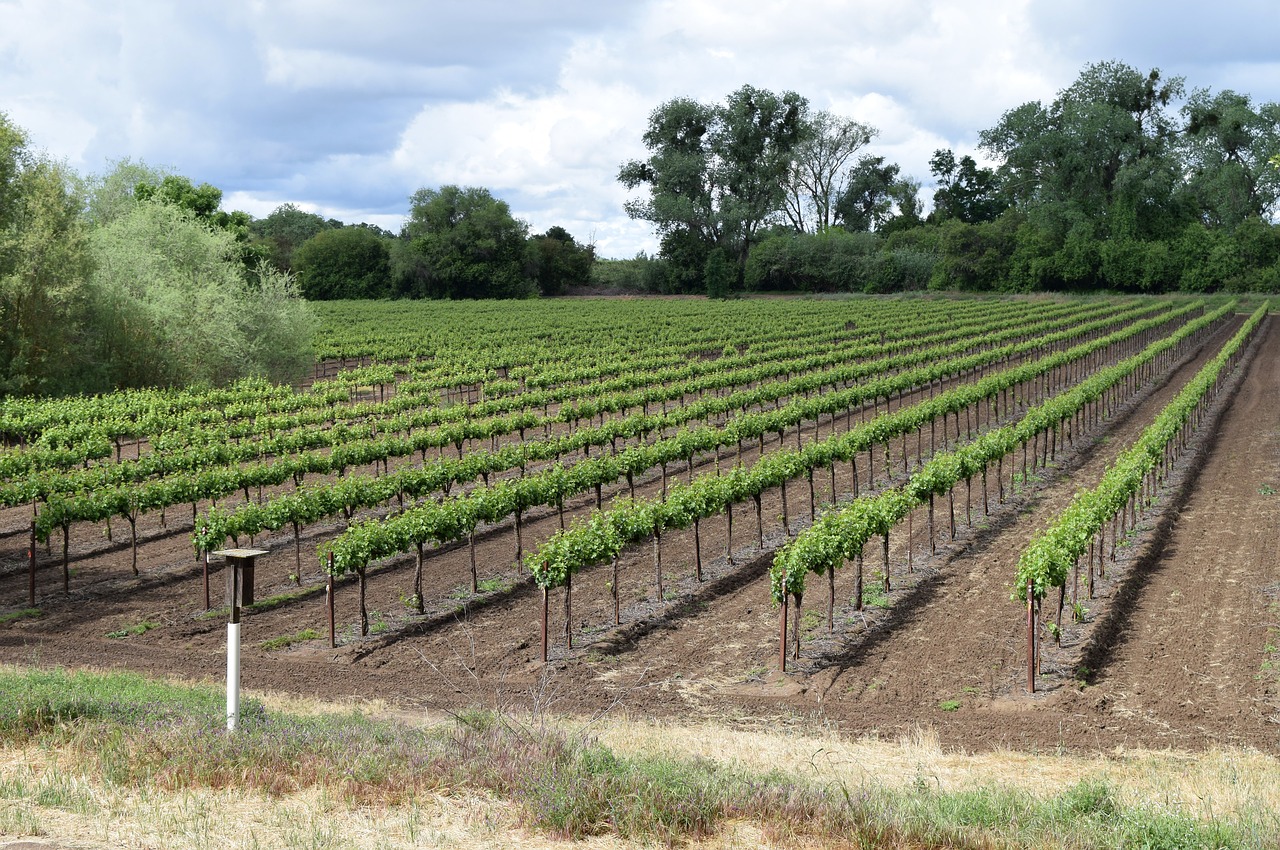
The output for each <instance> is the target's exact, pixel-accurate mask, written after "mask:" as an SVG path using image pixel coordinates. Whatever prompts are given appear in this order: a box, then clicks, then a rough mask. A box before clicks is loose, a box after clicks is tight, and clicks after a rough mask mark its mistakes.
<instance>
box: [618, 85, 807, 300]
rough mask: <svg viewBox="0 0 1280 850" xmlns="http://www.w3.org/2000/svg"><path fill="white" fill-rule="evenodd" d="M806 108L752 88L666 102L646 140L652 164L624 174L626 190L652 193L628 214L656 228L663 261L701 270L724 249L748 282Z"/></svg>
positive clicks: (782, 193)
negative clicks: (716, 98)
mask: <svg viewBox="0 0 1280 850" xmlns="http://www.w3.org/2000/svg"><path fill="white" fill-rule="evenodd" d="M807 107H808V104H807V102H806V101H805V100H804V98H802V97H800V96H799V95H797V94H796V93H794V92H784V93H783V94H781V95H776V94H774V93H773V92H770V91H768V90H761V89H756V88H754V87H752V86H743V87H742V88H740V89H738V90H737V91H735V92H733V93H731V94H730V95H729V96H728V97H727V98H726V99H725V102H724V103H723V104H703V103H698V102H697V101H694V100H691V99H689V98H677V99H675V100H671V101H668V102H666V103H664V104H662V105H660V106H659V107H658V108H657V109H655V110H654V111H653V113H652V114H651V115H650V116H649V126H648V129H647V130H646V132H645V133H644V136H643V141H644V144H645V147H647V148H648V149H649V151H650V155H649V157H648V158H647V159H645V160H631V161H629V162H625V163H623V164H622V167H621V169H620V170H619V173H618V179H619V180H620V181H621V182H622V184H623V185H624V186H626V187H627V188H628V189H638V188H643V189H645V190H646V191H647V193H648V194H647V197H642V198H634V199H632V200H629V201H628V202H627V203H626V211H627V214H628V215H630V216H631V217H632V218H637V219H643V220H645V221H650V222H653V224H654V225H655V227H656V228H657V230H658V234H659V236H660V237H661V239H662V247H663V256H664V257H666V258H668V259H670V260H672V261H673V262H674V263H675V264H677V266H679V267H683V268H686V269H694V270H698V271H699V272H700V271H701V270H702V269H704V267H705V265H706V261H707V258H708V256H710V252H711V251H712V250H714V249H716V248H719V249H721V250H723V251H725V252H726V253H727V254H728V256H730V257H732V258H733V259H734V262H735V264H736V265H737V267H738V270H739V271H738V274H739V276H741V274H742V270H743V269H744V268H745V265H746V260H747V254H748V252H749V250H750V247H751V244H752V242H753V241H754V239H755V236H756V232H757V231H758V230H759V229H760V227H761V226H762V225H763V224H764V223H765V222H766V221H768V220H769V219H770V218H771V217H772V216H773V215H774V214H775V213H776V212H777V211H778V210H779V209H780V208H781V207H782V206H783V203H784V199H785V197H786V185H787V180H788V176H789V174H790V173H791V164H792V159H793V153H794V151H795V150H796V148H797V146H798V145H800V143H801V141H802V139H803V138H804V136H805V112H806V110H807ZM698 277H701V275H700V274H699V275H698ZM690 283H693V282H690ZM685 288H687V289H697V288H700V287H699V286H698V285H697V284H696V283H693V285H690V286H686V287H685Z"/></svg>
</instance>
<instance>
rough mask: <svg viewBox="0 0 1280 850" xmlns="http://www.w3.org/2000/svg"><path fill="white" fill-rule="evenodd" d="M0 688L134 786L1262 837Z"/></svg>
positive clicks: (20, 711)
mask: <svg viewBox="0 0 1280 850" xmlns="http://www.w3.org/2000/svg"><path fill="white" fill-rule="evenodd" d="M0 692H2V693H4V694H5V695H6V698H5V700H3V701H0V742H3V743H4V744H6V745H9V746H29V745H32V744H36V745H39V746H41V747H56V748H58V752H57V754H56V759H57V760H58V764H59V765H61V766H62V769H64V770H81V771H84V772H86V773H89V774H91V775H93V776H95V777H97V778H98V779H100V780H101V781H103V782H105V783H107V784H109V785H114V786H124V787H131V788H139V789H143V790H146V791H147V792H148V793H153V792H155V791H166V792H174V791H177V792H181V791H182V790H183V789H188V788H197V787H206V788H230V787H234V788H236V789H237V791H238V792H239V793H245V794H248V793H265V794H272V795H277V794H289V793H291V792H293V791H297V790H301V789H306V788H321V789H324V790H326V791H327V792H330V793H334V794H336V795H337V796H340V797H341V798H342V799H345V800H347V801H349V802H353V803H356V804H369V805H376V806H379V807H384V806H389V805H397V804H401V803H406V802H410V801H414V800H417V799H423V798H427V797H430V796H434V795H436V794H440V793H446V794H455V793H475V792H479V793H483V794H486V795H492V796H493V797H495V798H497V799H502V800H507V801H509V802H510V803H511V805H512V806H513V807H514V808H515V810H516V811H517V812H518V819H519V821H520V823H521V825H523V826H524V827H526V828H529V829H533V830H537V831H540V832H542V833H545V834H548V835H552V836H557V837H563V838H574V839H579V838H586V837H589V836H593V835H606V834H613V835H617V836H619V837H621V838H623V839H627V840H639V841H644V842H650V843H652V842H657V843H662V844H667V845H669V846H670V845H678V844H680V843H681V842H683V841H685V840H688V839H694V838H699V837H704V836H709V835H712V834H714V833H715V832H716V831H717V830H718V829H719V828H720V827H722V826H723V825H725V824H726V823H729V822H734V821H744V820H745V821H749V822H751V823H753V824H756V825H758V826H759V827H760V828H761V830H762V831H763V833H764V836H763V837H764V839H765V841H767V842H768V843H770V844H771V845H777V846H790V845H794V844H797V843H801V842H802V841H806V840H809V839H815V840H817V841H818V842H820V843H823V844H831V845H832V846H842V847H844V846H852V847H881V846H884V847H904V848H916V847H921V848H923V847H937V848H942V847H958V848H959V847H963V848H978V847H1010V848H1024V847H1025V848H1032V847H1035V848H1041V847H1068V846H1069V847H1081V848H1083V847H1161V848H1200V847H1214V848H1263V847H1269V846H1273V845H1272V844H1271V843H1270V842H1271V840H1272V839H1271V836H1272V835H1273V832H1272V831H1271V828H1272V827H1274V826H1275V816H1274V813H1266V812H1251V813H1250V812H1245V813H1240V814H1234V813H1233V814H1230V815H1211V814H1207V813H1202V816H1201V817H1193V816H1190V815H1184V814H1180V813H1170V811H1169V810H1168V809H1165V808H1159V807H1157V805H1156V804H1155V803H1154V802H1153V803H1151V804H1149V805H1148V804H1144V806H1142V807H1136V806H1132V805H1124V804H1122V803H1121V802H1119V801H1118V796H1117V792H1116V790H1115V789H1114V788H1113V786H1111V785H1110V784H1108V783H1106V782H1105V781H1102V780H1090V781H1085V782H1081V783H1079V784H1076V785H1071V786H1066V787H1063V788H1061V789H1060V790H1058V791H1057V792H1056V793H1051V794H1049V795H1048V796H1044V797H1041V796H1036V795H1032V794H1030V793H1027V792H1024V791H1020V790H1015V789H1009V788H1004V787H997V786H981V787H976V788H973V789H969V790H963V791H942V790H938V789H935V788H934V787H933V786H932V785H931V784H930V783H929V782H927V781H923V780H922V781H920V782H917V783H916V784H915V785H913V786H911V787H909V788H905V789H902V790H892V789H887V788H883V787H879V786H876V785H874V784H869V783H868V784H860V785H858V786H854V787H850V786H846V785H845V784H844V783H842V782H827V783H817V782H814V781H811V780H809V779H805V778H803V777H800V776H795V775H790V774H785V773H782V772H778V771H774V772H769V773H763V774H762V773H759V772H751V771H747V770H744V769H740V768H737V767H732V766H728V765H726V764H721V763H717V762H713V761H709V760H705V759H697V758H686V757H679V756H662V757H650V756H643V757H636V756H630V757H629V756H622V755H619V754H617V753H615V752H614V751H613V750H611V749H609V748H608V747H605V746H603V745H601V744H600V743H599V742H598V741H597V740H595V739H594V738H592V737H591V736H590V735H589V734H587V733H582V732H571V731H568V730H567V729H566V728H562V727H560V726H557V725H555V724H553V723H551V722H549V721H546V720H545V719H544V720H534V721H531V722H521V721H519V720H516V719H513V718H510V717H507V716H504V715H500V714H494V713H491V712H485V711H478V710H469V711H462V712H460V713H459V714H458V715H457V716H456V719H455V720H454V721H451V722H449V723H445V724H441V725H438V726H434V727H430V728H420V727H410V726H406V725H404V724H400V723H396V722H394V721H390V720H378V719H372V718H369V717H366V716H363V715H361V714H358V713H355V712H351V713H346V714H324V715H319V716H299V715H294V714H289V713H283V712H274V711H267V710H266V709H265V708H264V707H263V706H262V704H261V703H259V702H257V701H255V700H252V699H250V700H246V701H245V702H244V703H243V704H242V715H241V725H240V729H239V730H238V731H237V732H235V733H228V732H227V731H226V729H225V716H224V712H225V702H224V695H223V693H222V691H221V690H220V689H216V688H202V687H185V686H178V685H172V684H166V683H159V682H153V681H149V680H146V679H144V678H142V677H141V676H137V675H135V674H132V673H111V674H90V673H75V672H66V671H52V672H46V671H10V670H0ZM67 775H70V774H67ZM46 786H47V787H44V788H38V787H36V786H35V785H33V784H32V783H31V782H27V781H26V780H22V781H20V782H15V781H11V782H10V783H9V784H8V785H6V786H5V787H4V788H2V789H0V796H6V797H9V798H20V799H21V800H26V801H33V800H37V799H44V800H46V801H47V802H48V803H49V804H50V805H52V806H58V807H65V808H68V809H72V810H83V809H84V808H86V807H91V805H92V801H91V800H88V799H87V798H86V797H85V796H84V795H83V793H82V792H81V791H80V790H79V789H78V788H77V787H74V786H71V785H67V786H66V787H55V786H54V784H48V783H47V784H46ZM0 808H3V807H0ZM6 811H8V810H6ZM14 825H15V824H13V823H9V824H8V826H14Z"/></svg>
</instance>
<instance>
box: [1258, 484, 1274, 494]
mask: <svg viewBox="0 0 1280 850" xmlns="http://www.w3.org/2000/svg"><path fill="white" fill-rule="evenodd" d="M1275 494H1276V488H1274V487H1272V486H1271V485H1270V484H1263V485H1262V486H1261V487H1259V488H1258V495H1259V496H1274V495H1275Z"/></svg>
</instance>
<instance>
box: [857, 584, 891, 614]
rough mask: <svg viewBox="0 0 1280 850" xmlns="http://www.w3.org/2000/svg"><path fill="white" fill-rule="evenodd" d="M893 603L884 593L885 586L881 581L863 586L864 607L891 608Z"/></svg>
mask: <svg viewBox="0 0 1280 850" xmlns="http://www.w3.org/2000/svg"><path fill="white" fill-rule="evenodd" d="M892 605H893V603H892V602H891V601H890V600H889V596H888V594H886V593H885V592H884V585H883V584H881V583H880V581H879V580H876V581H871V582H868V583H867V584H865V585H863V586H862V607H864V608H889V607H891V606H892Z"/></svg>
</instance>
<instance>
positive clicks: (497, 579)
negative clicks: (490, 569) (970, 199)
mask: <svg viewBox="0 0 1280 850" xmlns="http://www.w3.org/2000/svg"><path fill="white" fill-rule="evenodd" d="M476 587H477V588H478V589H479V590H480V592H481V593H498V592H500V591H504V590H509V589H510V588H511V582H510V581H508V580H507V579H505V578H502V577H501V576H494V577H493V578H482V579H480V581H478V582H476ZM610 589H612V588H610Z"/></svg>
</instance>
